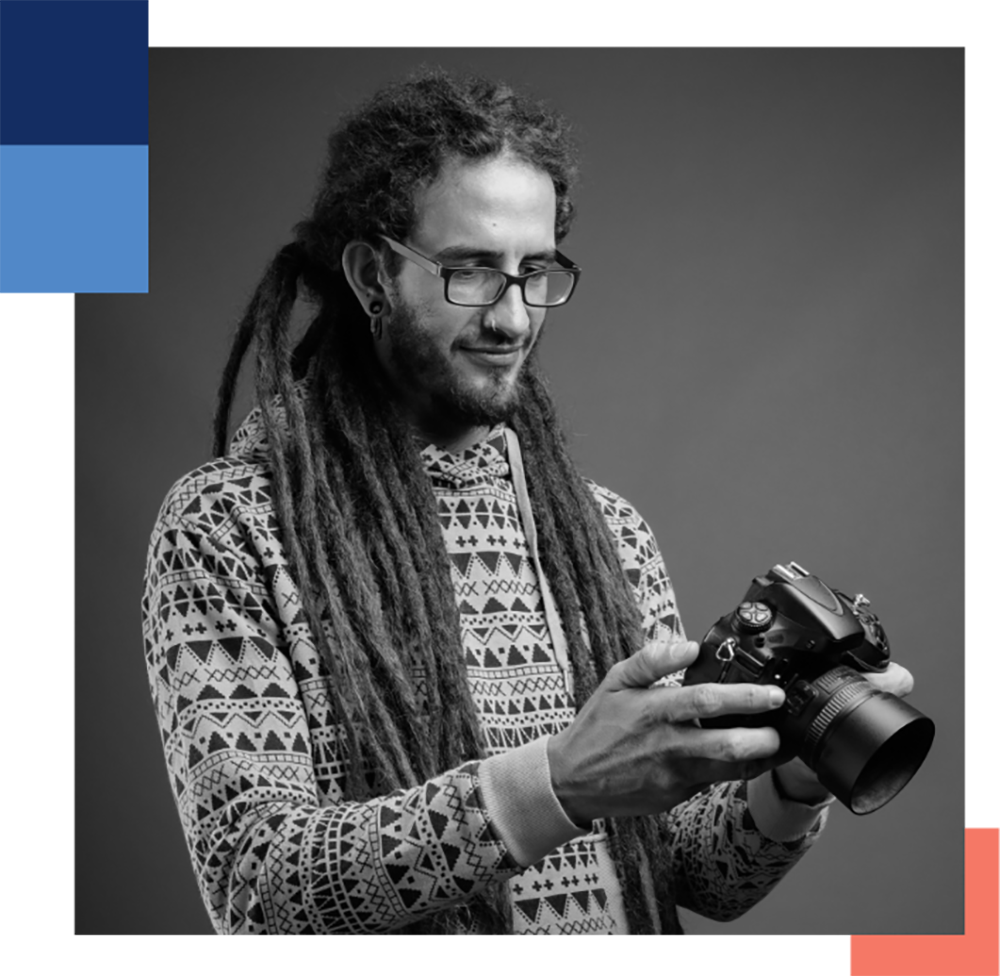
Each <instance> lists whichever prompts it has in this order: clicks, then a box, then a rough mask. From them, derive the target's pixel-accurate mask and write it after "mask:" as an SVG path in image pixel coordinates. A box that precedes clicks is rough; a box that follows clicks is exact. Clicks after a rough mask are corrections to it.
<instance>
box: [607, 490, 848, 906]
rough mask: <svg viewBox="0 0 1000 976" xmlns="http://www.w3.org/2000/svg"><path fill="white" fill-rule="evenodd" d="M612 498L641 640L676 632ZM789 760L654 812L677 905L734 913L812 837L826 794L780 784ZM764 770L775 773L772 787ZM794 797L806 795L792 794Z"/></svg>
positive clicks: (631, 522) (658, 558)
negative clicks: (639, 614) (669, 860)
mask: <svg viewBox="0 0 1000 976" xmlns="http://www.w3.org/2000/svg"><path fill="white" fill-rule="evenodd" d="M598 490H600V489H598ZM618 503H619V504H618V511H619V513H620V522H619V524H618V525H615V524H613V523H612V525H611V528H612V531H614V532H615V534H616V535H617V536H618V538H619V539H620V540H621V541H620V544H619V554H620V556H621V558H622V563H623V566H624V567H625V570H626V573H627V574H628V576H629V578H630V579H631V581H632V583H633V585H634V587H635V591H636V599H637V600H638V603H639V607H640V609H641V611H642V615H643V629H644V632H645V636H646V639H647V640H648V641H661V640H662V641H665V640H674V639H683V638H684V630H683V626H682V624H681V620H680V616H679V614H678V612H677V606H676V600H675V596H674V590H673V586H672V584H671V582H670V579H669V577H668V575H667V573H666V569H665V567H664V563H663V558H662V555H661V554H660V550H659V547H658V546H657V544H656V539H655V538H654V536H653V533H652V532H651V530H650V529H649V527H648V526H647V525H646V523H645V522H644V521H643V520H642V518H641V517H640V516H639V515H638V513H636V512H635V510H634V509H632V508H631V506H628V505H627V503H622V501H621V499H619V500H618ZM682 678H683V671H677V672H674V673H672V674H670V675H668V676H667V678H666V679H664V684H670V685H680V682H681V680H682ZM791 765H792V764H787V765H785V766H779V767H777V768H776V769H775V770H773V771H768V772H766V773H764V774H763V775H761V776H758V777H756V778H754V779H752V780H750V781H746V780H742V781H733V782H724V783H716V784H714V785H712V786H710V787H708V788H707V789H706V790H704V791H702V792H701V793H698V794H697V795H696V796H693V797H691V798H690V799H688V800H685V801H683V802H681V803H678V804H677V805H676V806H675V807H673V808H672V809H671V810H669V811H668V812H667V813H665V814H662V815H661V816H660V818H659V819H660V822H661V831H662V835H663V837H664V843H666V844H667V845H668V847H669V849H670V850H671V852H672V853H673V864H672V866H673V876H674V878H676V879H677V882H678V885H679V890H678V892H677V902H678V904H679V905H681V906H682V907H684V908H688V909H691V910H693V911H696V912H698V913H699V914H702V915H706V916H708V917H710V918H715V919H718V920H729V919H733V918H736V917H738V916H739V915H741V914H743V913H744V912H746V911H747V910H748V909H749V908H751V907H752V906H753V905H755V904H756V903H757V902H758V901H760V899H761V898H763V897H764V896H765V895H766V894H767V893H768V892H769V891H770V890H771V889H772V888H773V887H774V886H775V885H776V884H777V883H778V881H780V880H781V878H783V877H784V876H785V874H786V873H787V872H788V871H789V870H790V869H791V868H792V867H793V865H795V864H796V863H797V862H798V861H799V859H800V858H801V857H802V856H803V855H804V854H805V852H806V851H807V850H808V849H809V848H810V847H811V846H812V845H813V844H814V843H815V841H816V840H817V839H818V837H819V834H820V832H821V831H822V829H823V827H824V826H825V823H826V818H827V811H826V808H827V806H828V805H829V803H830V802H831V800H832V798H831V797H829V794H827V793H826V791H825V790H823V789H822V788H820V789H819V790H818V791H817V790H816V789H815V787H813V788H812V789H810V788H809V783H808V782H806V781H805V780H803V782H802V785H801V786H800V784H799V781H797V780H793V781H791V782H790V787H791V788H789V789H784V788H783V787H784V786H785V780H787V779H789V777H788V776H787V775H786V773H787V770H788V767H789V766H791ZM795 771H796V770H792V772H795ZM807 772H808V771H807ZM772 776H778V777H783V778H782V779H780V780H779V783H778V788H776V785H775V783H774V781H773V779H772ZM779 789H781V790H782V793H783V794H784V795H782V793H779V792H778V790H779ZM793 791H794V792H793ZM800 796H801V797H803V798H808V800H809V801H810V802H809V803H808V804H807V803H799V802H793V801H792V797H795V798H796V799H797V798H798V797H800Z"/></svg>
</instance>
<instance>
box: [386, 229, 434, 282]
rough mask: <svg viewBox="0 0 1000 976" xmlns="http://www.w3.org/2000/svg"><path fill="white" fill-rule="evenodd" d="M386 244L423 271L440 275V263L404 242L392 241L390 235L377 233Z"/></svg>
mask: <svg viewBox="0 0 1000 976" xmlns="http://www.w3.org/2000/svg"><path fill="white" fill-rule="evenodd" d="M378 236H379V237H381V238H382V240H383V241H385V242H386V244H388V245H389V247H391V248H392V249H393V250H394V251H395V252H396V253H397V254H400V255H402V256H403V257H404V258H408V259H409V260H410V261H412V262H413V263H414V264H416V265H419V266H420V267H421V268H423V269H424V271H429V272H430V273H431V274H432V275H437V276H438V277H439V278H440V277H441V271H442V268H441V265H440V264H438V263H437V262H435V261H431V260H430V258H425V257H424V256H423V255H422V254H419V253H418V252H416V251H414V250H413V248H410V247H407V246H406V245H405V244H400V243H399V242H398V241H394V240H393V239H392V238H391V237H386V236H385V234H379V235H378Z"/></svg>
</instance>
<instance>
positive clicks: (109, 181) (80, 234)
mask: <svg viewBox="0 0 1000 976" xmlns="http://www.w3.org/2000/svg"><path fill="white" fill-rule="evenodd" d="M148 170H149V147H148V146H0V291H57V292H64V291H69V292H94V291H98V292H136V291H139V292H142V291H147V290H148V270H149V175H148Z"/></svg>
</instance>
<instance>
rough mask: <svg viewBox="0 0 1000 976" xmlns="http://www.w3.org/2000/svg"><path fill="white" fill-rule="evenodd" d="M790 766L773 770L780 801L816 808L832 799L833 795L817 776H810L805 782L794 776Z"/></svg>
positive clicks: (772, 775)
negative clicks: (817, 805)
mask: <svg viewBox="0 0 1000 976" xmlns="http://www.w3.org/2000/svg"><path fill="white" fill-rule="evenodd" d="M790 766H791V764H790V763H786V764H785V765H784V766H775V767H774V769H772V770H771V781H772V782H773V784H774V789H775V792H776V793H777V794H778V798H779V799H781V800H787V801H790V802H792V803H804V804H805V805H806V806H815V805H816V804H818V803H825V802H826V801H827V800H829V799H830V797H831V796H832V794H831V793H830V791H829V790H827V788H826V787H825V786H823V784H822V783H820V781H819V780H818V779H816V778H815V776H813V775H810V777H809V780H808V781H803V780H801V779H799V778H798V777H796V776H795V775H794V772H793V770H791V769H790V768H789V767H790Z"/></svg>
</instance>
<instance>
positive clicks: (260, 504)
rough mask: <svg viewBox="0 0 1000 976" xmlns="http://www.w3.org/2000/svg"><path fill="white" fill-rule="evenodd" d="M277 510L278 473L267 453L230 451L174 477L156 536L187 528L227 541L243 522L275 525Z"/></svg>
mask: <svg viewBox="0 0 1000 976" xmlns="http://www.w3.org/2000/svg"><path fill="white" fill-rule="evenodd" d="M273 513H274V497H273V492H272V478H271V473H270V471H269V469H268V468H267V466H266V464H265V462H264V459H263V458H262V457H260V456H254V455H227V456H226V457H221V458H216V459H215V460H213V461H208V462H206V463H205V464H203V465H201V466H200V467H197V468H195V469H194V470H193V471H189V472H188V473H187V474H185V475H184V476H183V477H182V478H179V479H178V480H177V481H176V482H174V484H173V485H172V486H171V488H170V490H169V491H168V492H167V495H166V498H164V500H163V504H162V506H161V507H160V511H159V515H158V516H157V519H156V525H155V527H154V530H153V536H154V538H155V537H156V536H157V535H158V534H162V533H163V532H165V531H168V530H171V529H183V530H185V531H188V532H195V533H199V534H204V535H207V536H209V537H211V538H213V539H214V540H215V541H216V542H221V541H222V539H223V537H227V536H231V534H232V529H233V528H234V527H235V525H236V524H237V523H240V522H247V521H250V522H253V523H256V524H258V525H259V526H261V527H273V525H274V517H273Z"/></svg>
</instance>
